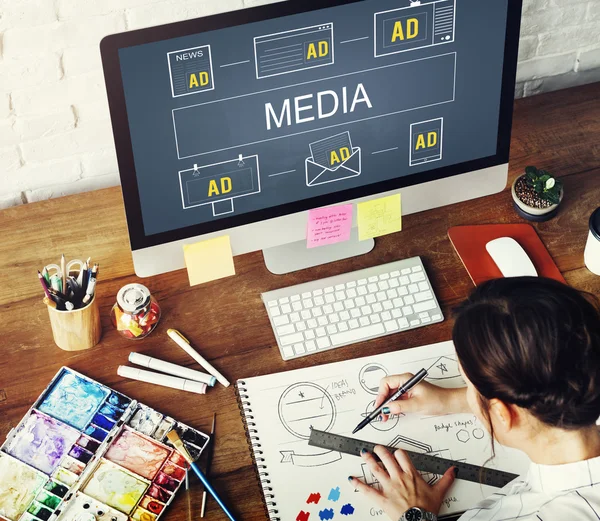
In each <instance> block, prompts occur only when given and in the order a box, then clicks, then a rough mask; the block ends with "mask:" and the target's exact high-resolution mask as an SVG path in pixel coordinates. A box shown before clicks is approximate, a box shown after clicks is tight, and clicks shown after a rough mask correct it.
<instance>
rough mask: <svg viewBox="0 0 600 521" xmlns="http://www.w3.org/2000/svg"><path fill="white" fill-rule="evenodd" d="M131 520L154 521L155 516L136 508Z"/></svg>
mask: <svg viewBox="0 0 600 521" xmlns="http://www.w3.org/2000/svg"><path fill="white" fill-rule="evenodd" d="M131 518H132V519H134V520H135V521H154V520H155V519H156V514H153V513H152V512H148V511H147V510H144V509H143V508H140V507H137V508H136V509H135V512H134V513H133V515H132V516H131Z"/></svg>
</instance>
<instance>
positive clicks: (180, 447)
mask: <svg viewBox="0 0 600 521" xmlns="http://www.w3.org/2000/svg"><path fill="white" fill-rule="evenodd" d="M167 438H169V441H170V442H171V443H172V444H173V446H174V447H175V450H177V452H179V454H181V455H182V456H183V457H184V458H185V460H186V461H187V462H188V463H189V464H190V467H191V468H192V470H193V471H194V473H195V474H196V476H198V478H199V479H200V481H202V484H203V485H204V488H205V489H206V490H208V492H209V493H210V495H211V496H212V497H213V498H215V501H216V502H217V503H218V504H219V506H220V507H221V509H222V510H223V512H225V514H226V515H227V517H228V518H229V519H231V521H235V518H234V517H233V515H232V514H231V512H229V509H228V508H227V506H225V503H223V501H222V500H221V498H220V497H219V494H217V491H216V490H215V489H214V488H213V487H212V485H211V484H210V483H209V482H208V480H207V479H206V476H205V475H204V474H203V473H202V471H201V470H200V467H198V465H196V463H195V462H194V460H193V458H192V456H191V454H190V453H189V452H188V450H187V449H186V448H185V445H184V444H183V441H181V438H180V437H179V434H177V432H176V431H174V430H172V431H170V432H169V433H168V434H167Z"/></svg>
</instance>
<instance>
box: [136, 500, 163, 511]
mask: <svg viewBox="0 0 600 521" xmlns="http://www.w3.org/2000/svg"><path fill="white" fill-rule="evenodd" d="M140 506H141V507H142V508H145V509H146V510H148V511H149V512H152V513H153V514H160V513H161V512H162V511H163V510H164V508H165V505H164V504H163V503H161V502H160V501H157V500H156V499H154V498H153V497H151V496H144V497H143V498H142V500H141V501H140Z"/></svg>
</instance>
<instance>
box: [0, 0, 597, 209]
mask: <svg viewBox="0 0 600 521" xmlns="http://www.w3.org/2000/svg"><path fill="white" fill-rule="evenodd" d="M459 1H460V0H459ZM262 3H268V0H267V1H264V0H194V1H191V0H0V208H3V207H8V206H12V205H17V204H22V203H28V202H33V201H39V200H42V199H47V198H51V197H59V196H62V195H66V194H71V193H77V192H83V191H87V190H94V189H97V188H103V187H107V186H113V185H117V184H118V183H119V176H118V172H117V163H116V158H115V152H114V146H113V141H112V133H111V128H110V119H109V114H108V106H107V103H106V94H105V89H104V83H103V76H102V69H101V65H100V53H99V50H98V44H99V42H100V39H101V38H102V37H103V36H104V35H107V34H111V33H115V32H120V31H125V30H128V29H138V28H141V27H147V26H151V25H156V24H161V23H168V22H173V21H177V20H184V19H187V18H194V17H198V16H204V15H209V14H214V13H217V12H222V11H230V10H234V9H240V8H242V7H244V6H251V5H257V4H262ZM599 80H600V0H525V6H524V15H523V27H522V34H521V47H520V51H519V70H518V85H517V95H518V96H529V95H533V94H536V93H539V92H543V91H548V90H555V89H560V88H564V87H567V86H571V85H577V84H582V83H587V82H590V81H599Z"/></svg>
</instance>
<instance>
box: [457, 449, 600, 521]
mask: <svg viewBox="0 0 600 521" xmlns="http://www.w3.org/2000/svg"><path fill="white" fill-rule="evenodd" d="M513 519H518V520H519V521H599V520H600V457H598V458H592V459H589V460H584V461H578V462H577V463H568V464H566V465H537V464H535V463H532V464H531V466H530V467H529V471H528V473H527V475H526V476H522V477H519V478H517V479H516V480H514V481H512V482H511V483H509V484H508V485H506V486H505V487H504V488H503V489H502V490H501V491H500V492H497V493H495V494H493V495H492V496H490V497H489V498H487V499H484V500H483V501H481V502H479V503H478V504H477V505H475V506H474V507H473V508H471V509H469V510H467V511H466V512H465V513H464V514H463V515H462V516H461V517H460V519H459V521H512V520H513Z"/></svg>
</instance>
